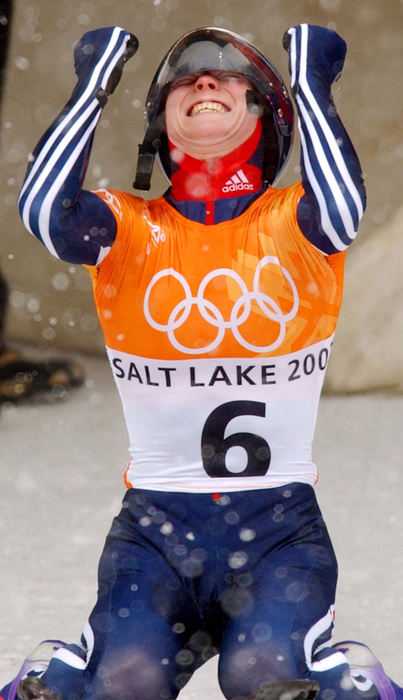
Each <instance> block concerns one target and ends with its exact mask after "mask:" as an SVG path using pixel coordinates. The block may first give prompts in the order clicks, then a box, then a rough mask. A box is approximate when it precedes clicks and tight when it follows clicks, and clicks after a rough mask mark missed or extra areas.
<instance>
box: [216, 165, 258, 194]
mask: <svg viewBox="0 0 403 700" xmlns="http://www.w3.org/2000/svg"><path fill="white" fill-rule="evenodd" d="M239 190H253V185H252V183H251V182H249V180H248V178H247V177H246V175H245V173H244V171H243V170H242V169H240V170H238V171H237V172H236V173H235V175H232V177H230V179H229V180H227V182H226V183H225V185H224V187H223V188H222V191H223V192H239Z"/></svg>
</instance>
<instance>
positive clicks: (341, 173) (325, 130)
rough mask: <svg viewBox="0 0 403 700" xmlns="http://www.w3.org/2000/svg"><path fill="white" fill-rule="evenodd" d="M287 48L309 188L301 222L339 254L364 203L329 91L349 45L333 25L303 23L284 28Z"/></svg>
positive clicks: (306, 231)
mask: <svg viewBox="0 0 403 700" xmlns="http://www.w3.org/2000/svg"><path fill="white" fill-rule="evenodd" d="M284 46H285V48H286V49H287V50H288V53H289V59H290V73H291V88H292V90H293V93H294V96H295V101H296V105H297V110H298V128H299V133H300V139H301V175H302V183H303V186H304V189H305V196H304V197H303V198H302V199H301V200H300V202H299V205H298V211H297V216H298V224H299V226H300V228H301V230H302V231H303V233H304V235H305V236H306V237H307V238H308V239H309V240H310V241H311V242H312V243H313V244H314V245H315V246H316V247H317V248H318V249H319V250H321V251H322V252H324V253H326V254H331V253H336V252H338V251H341V250H344V249H345V248H347V246H348V245H349V244H350V243H351V242H352V241H353V240H354V238H355V236H356V233H357V228H358V223H359V221H360V219H361V217H362V215H363V212H364V209H365V203H366V199H365V189H364V184H363V178H362V173H361V167H360V163H359V160H358V157H357V154H356V152H355V150H354V147H353V145H352V143H351V141H350V139H349V136H348V134H347V132H346V130H345V128H344V126H343V124H342V122H341V120H340V118H339V116H338V114H337V110H336V107H335V105H334V102H333V99H332V95H331V85H332V83H333V82H334V80H336V79H337V78H338V77H339V75H340V73H341V71H342V68H343V65H344V58H345V55H346V44H345V42H344V41H343V39H341V37H340V36H338V34H336V32H334V31H332V30H330V29H325V28H323V27H316V26H312V25H308V24H301V25H299V26H297V27H292V28H291V29H289V30H288V31H287V32H286V34H285V35H284Z"/></svg>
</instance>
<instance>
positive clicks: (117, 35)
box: [74, 27, 139, 102]
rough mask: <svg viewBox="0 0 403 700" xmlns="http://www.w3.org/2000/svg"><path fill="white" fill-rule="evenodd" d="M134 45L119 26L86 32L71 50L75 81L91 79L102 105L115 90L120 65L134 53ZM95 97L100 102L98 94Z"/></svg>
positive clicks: (135, 44) (128, 33)
mask: <svg viewBox="0 0 403 700" xmlns="http://www.w3.org/2000/svg"><path fill="white" fill-rule="evenodd" d="M138 45H139V42H138V40H137V38H136V37H135V36H134V34H130V32H127V31H126V30H125V29H122V28H121V27H105V28H102V29H94V30H93V31H91V32H87V33H86V34H84V36H83V37H82V38H81V39H80V41H79V42H78V43H77V44H76V47H75V49H74V68H75V72H76V74H77V77H78V80H79V82H86V81H87V80H88V79H89V78H90V76H92V79H93V81H94V94H96V93H99V91H101V94H102V97H103V101H104V102H105V101H106V99H107V98H108V97H109V95H111V94H112V92H113V91H114V90H115V88H116V86H117V84H118V82H119V80H120V78H121V76H122V70H123V66H124V64H125V63H126V61H128V60H129V58H131V56H133V55H134V54H135V53H136V51H137V49H138ZM97 96H98V99H100V95H99V94H98V95H97ZM100 101H101V100H100Z"/></svg>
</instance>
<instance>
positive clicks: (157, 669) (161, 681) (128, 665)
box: [84, 649, 179, 700]
mask: <svg viewBox="0 0 403 700" xmlns="http://www.w3.org/2000/svg"><path fill="white" fill-rule="evenodd" d="M178 693H179V690H176V689H175V682H174V678H173V677H172V673H171V671H170V669H169V664H168V663H167V664H165V663H164V660H162V661H161V662H157V661H156V660H155V658H152V657H151V656H150V655H148V654H147V653H144V652H139V651H137V650H136V651H134V650H133V649H131V650H130V651H127V652H125V653H124V654H122V653H121V652H120V653H119V654H117V653H112V654H109V655H108V656H106V657H104V658H103V660H102V661H100V663H99V664H98V666H97V669H96V671H95V674H94V676H93V677H92V678H91V679H90V681H89V683H87V686H86V694H85V695H84V698H85V700H116V698H119V700H156V698H162V699H163V700H171V699H173V698H176V697H177V695H178Z"/></svg>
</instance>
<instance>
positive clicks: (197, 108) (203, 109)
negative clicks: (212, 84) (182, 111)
mask: <svg viewBox="0 0 403 700" xmlns="http://www.w3.org/2000/svg"><path fill="white" fill-rule="evenodd" d="M208 112H218V113H220V114H222V113H224V112H229V109H228V107H226V106H225V105H223V104H222V102H210V101H207V102H197V103H196V104H195V105H193V106H192V107H191V108H190V109H189V111H188V113H187V116H188V117H195V116H196V115H198V114H207V113H208Z"/></svg>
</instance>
